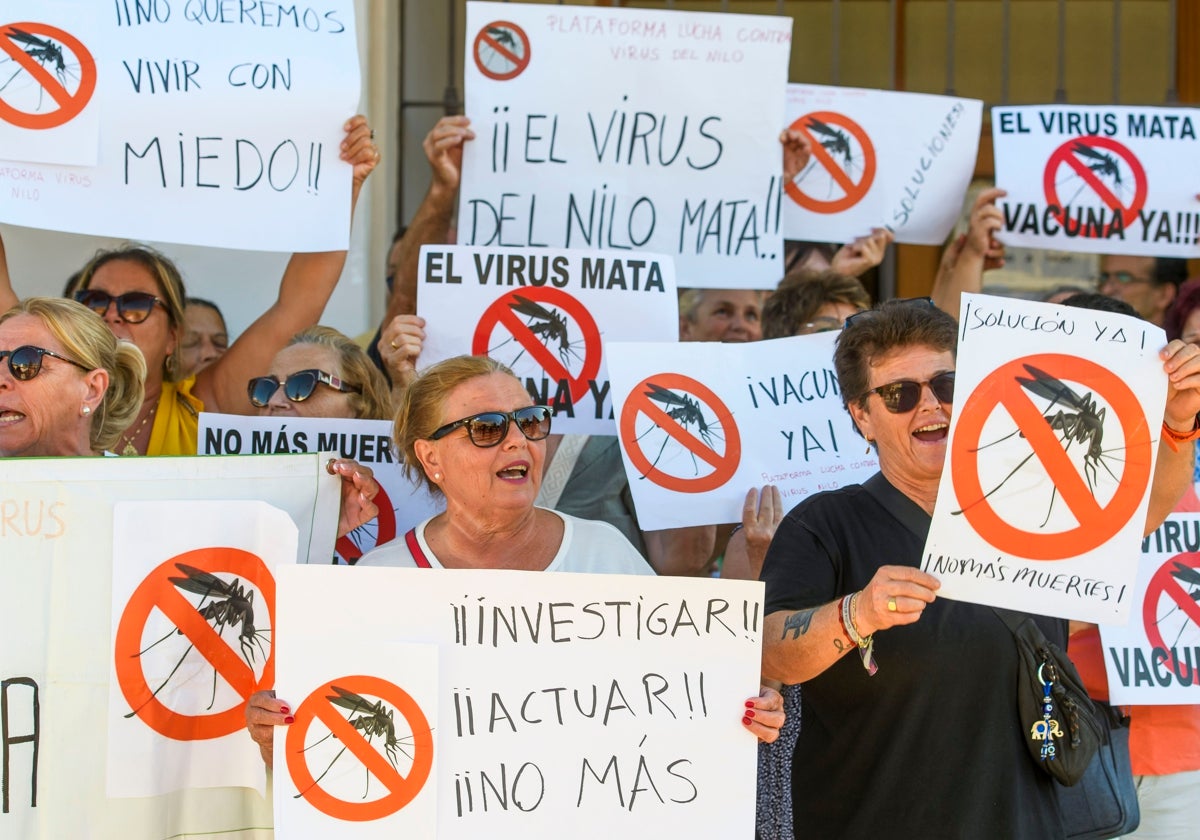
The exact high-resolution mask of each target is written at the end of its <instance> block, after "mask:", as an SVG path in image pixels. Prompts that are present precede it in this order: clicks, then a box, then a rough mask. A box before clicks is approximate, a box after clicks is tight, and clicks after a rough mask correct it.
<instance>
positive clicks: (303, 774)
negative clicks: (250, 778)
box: [286, 675, 433, 822]
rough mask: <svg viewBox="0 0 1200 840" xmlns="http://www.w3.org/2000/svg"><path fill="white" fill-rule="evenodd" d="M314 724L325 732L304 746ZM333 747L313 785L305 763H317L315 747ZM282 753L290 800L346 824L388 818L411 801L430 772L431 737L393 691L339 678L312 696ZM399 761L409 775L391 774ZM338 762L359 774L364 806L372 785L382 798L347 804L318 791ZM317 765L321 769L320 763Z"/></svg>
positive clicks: (360, 678) (361, 679) (367, 680)
mask: <svg viewBox="0 0 1200 840" xmlns="http://www.w3.org/2000/svg"><path fill="white" fill-rule="evenodd" d="M371 698H373V699H371ZM317 721H320V723H321V724H323V725H324V726H325V727H326V728H328V730H329V732H328V734H326V735H324V736H321V737H319V738H317V739H315V740H314V741H312V742H311V743H306V740H307V738H308V734H309V732H310V731H311V729H312V727H313V725H314V723H316V722H317ZM405 732H407V733H408V734H405ZM331 739H333V740H336V743H338V744H340V746H339V747H338V748H337V749H336V750H335V751H334V752H333V757H332V758H331V759H330V760H329V761H328V762H327V763H325V766H324V768H323V769H321V772H320V774H319V775H317V776H315V777H314V776H313V773H312V769H311V768H310V767H309V763H310V761H313V759H312V758H310V756H315V755H317V753H315V752H314V748H315V747H318V746H319V745H320V744H322V743H324V742H326V741H330V740H331ZM286 749H287V766H288V772H289V773H290V774H291V776H292V781H293V782H294V783H295V785H296V789H297V790H298V791H299V793H297V794H296V798H300V797H303V798H304V799H305V800H306V801H308V803H309V804H311V805H312V806H313V807H314V808H316V809H317V810H319V811H321V812H322V813H324V814H328V815H329V816H331V817H335V818H336V819H340V820H346V821H356V822H361V821H368V820H378V819H382V818H384V817H387V816H389V815H391V814H394V813H395V812H397V811H399V810H400V809H401V808H403V807H404V806H405V805H407V804H408V803H410V802H412V800H413V799H415V798H416V796H417V794H418V793H420V792H421V788H423V787H424V786H425V783H426V782H427V781H428V780H429V775H430V771H431V770H432V769H433V732H432V729H431V728H430V726H429V722H428V720H427V719H426V717H425V713H424V712H423V711H422V710H421V707H420V706H419V705H418V704H417V702H416V701H415V700H414V699H413V698H412V696H411V695H410V694H409V693H408V692H406V691H405V690H404V689H402V688H400V687H399V686H396V685H393V684H392V683H390V682H387V681H386V680H383V679H380V678H378V677H371V676H365V675H357V676H355V675H351V676H344V677H338V678H336V679H334V680H331V681H330V682H327V683H325V684H324V685H323V686H321V687H320V688H318V689H317V690H316V691H314V692H313V693H312V694H310V695H309V696H308V697H307V698H306V699H305V700H304V702H303V703H301V704H300V708H299V709H297V710H296V720H295V723H293V724H292V725H291V727H289V728H288V734H287V747H286ZM381 749H382V753H381V752H380V750H381ZM346 753H349V755H346ZM400 755H404V756H405V757H406V758H408V759H409V761H410V762H411V765H412V766H411V768H410V769H409V771H408V774H407V775H404V774H403V773H401V772H400V770H399V769H398V767H397V765H398V764H399V763H400ZM339 759H343V760H344V759H349V760H357V761H358V762H359V763H361V764H362V765H363V767H364V768H365V774H366V781H365V790H364V793H363V795H362V798H363V799H364V800H366V798H367V796H368V794H369V793H370V785H371V778H372V777H374V778H375V779H377V780H378V782H379V783H380V784H382V785H383V787H384V789H385V790H386V793H385V794H384V795H383V796H382V797H380V798H377V799H373V800H367V801H347V800H344V799H341V798H339V796H337V795H335V794H334V793H331V792H330V791H328V790H326V789H325V788H323V787H322V786H321V782H322V780H324V779H325V778H326V776H327V775H328V773H329V771H330V770H331V769H333V767H334V765H335V764H336V763H337V762H338V760H339ZM318 760H319V761H321V762H322V763H324V758H321V759H318Z"/></svg>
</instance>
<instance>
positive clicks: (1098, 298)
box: [1060, 292, 1142, 318]
mask: <svg viewBox="0 0 1200 840" xmlns="http://www.w3.org/2000/svg"><path fill="white" fill-rule="evenodd" d="M1060 305H1061V306H1073V307H1075V308H1076V309H1093V310H1095V311H1096V312H1115V313H1117V314H1118V315H1132V316H1133V317H1134V318H1141V317H1142V316H1141V315H1139V314H1138V312H1137V310H1136V309H1134V308H1133V307H1132V306H1130V305H1129V304H1128V303H1126V302H1125V301H1123V300H1121V299H1120V298H1114V297H1109V296H1108V295H1102V294H1100V293H1099V292H1080V293H1079V294H1077V295H1071V296H1070V297H1069V298H1067V299H1066V300H1064V301H1063V302H1062V303H1061V304H1060Z"/></svg>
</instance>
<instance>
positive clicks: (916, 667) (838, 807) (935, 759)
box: [762, 485, 1067, 840]
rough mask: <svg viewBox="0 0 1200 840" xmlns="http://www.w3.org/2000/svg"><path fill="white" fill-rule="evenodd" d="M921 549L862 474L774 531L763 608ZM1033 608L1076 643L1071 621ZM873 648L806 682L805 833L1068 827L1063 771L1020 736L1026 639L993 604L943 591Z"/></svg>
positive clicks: (1032, 834) (797, 800) (970, 833)
mask: <svg viewBox="0 0 1200 840" xmlns="http://www.w3.org/2000/svg"><path fill="white" fill-rule="evenodd" d="M905 502H907V503H908V504H912V506H913V508H914V509H915V510H917V511H919V512H920V513H921V516H922V517H923V518H924V519H923V521H924V522H925V523H928V521H929V517H928V516H927V515H926V514H925V513H924V512H923V511H921V510H920V508H918V507H917V506H916V505H915V504H914V503H912V502H910V501H908V500H907V499H905ZM927 528H928V525H927V524H926V529H927ZM923 549H924V535H921V536H917V535H915V534H914V533H913V532H912V531H910V530H908V529H907V528H905V527H904V526H903V525H902V524H901V523H900V522H899V521H897V520H896V519H895V518H894V517H893V516H892V515H891V514H890V513H889V512H888V511H887V510H886V509H885V508H884V507H883V506H882V505H881V504H880V503H879V502H878V501H877V500H876V499H875V497H874V496H872V495H871V494H870V493H869V492H867V491H866V490H865V489H863V488H862V487H860V486H857V485H855V486H851V487H845V488H842V489H840V490H836V491H833V492H829V493H822V494H819V495H817V496H814V497H812V498H810V499H808V500H806V501H805V502H803V503H801V504H800V505H799V506H797V507H796V508H795V509H793V510H792V511H791V513H789V514H788V515H787V517H785V518H784V520H783V522H782V523H780V526H779V529H778V530H777V531H776V533H775V538H774V539H773V540H772V542H771V547H770V549H769V551H768V552H767V557H766V562H765V564H764V566H763V572H762V579H763V581H764V582H765V583H766V585H767V587H766V588H767V595H766V612H767V614H768V615H770V614H771V613H772V612H775V611H778V610H796V609H801V608H805V607H814V606H819V605H822V604H827V603H830V602H831V601H834V600H835V599H838V598H840V597H841V596H843V595H846V594H849V593H851V592H854V591H857V590H860V589H862V588H863V587H864V586H866V585H867V583H868V582H869V581H870V580H871V577H872V576H873V575H874V574H875V571H876V569H878V567H879V566H883V565H907V566H913V567H917V566H919V565H920V557H921V552H922V550H923ZM1036 620H1037V622H1038V624H1039V626H1040V627H1041V628H1042V631H1043V632H1044V633H1046V635H1047V637H1048V638H1049V639H1051V640H1052V641H1054V642H1056V643H1057V644H1059V646H1060V647H1065V641H1066V636H1067V627H1066V622H1065V621H1062V620H1059V619H1051V618H1044V617H1037V618H1036ZM875 658H876V660H877V661H878V663H879V671H878V673H876V674H875V676H868V675H867V672H866V671H865V670H864V668H863V666H862V661H861V660H860V659H859V656H858V653H857V651H851V652H850V653H849V654H847V655H845V656H843V657H842V658H841V659H840V660H838V661H837V662H836V663H834V664H833V665H832V666H831V667H830V668H829V669H827V670H826V671H825V672H824V673H822V674H820V675H819V676H817V677H815V678H813V679H811V680H809V681H808V682H806V683H804V685H803V688H802V690H801V698H802V701H803V709H802V720H803V725H802V726H801V730H800V738H799V740H798V741H797V743H796V751H795V755H794V758H793V762H792V796H793V800H794V803H793V806H794V809H795V810H794V814H795V832H796V836H797V837H804V838H838V840H848V839H849V838H858V837H862V838H872V839H874V838H878V837H887V838H889V840H899V838H922V840H927V839H928V838H937V839H938V840H942V838H971V840H978V838H998V839H999V838H1004V840H1013V838H1060V837H1062V826H1061V820H1060V817H1059V814H1058V806H1057V801H1056V799H1055V794H1054V789H1053V785H1052V782H1051V780H1050V777H1049V776H1048V775H1047V774H1046V773H1045V772H1044V771H1043V770H1042V769H1041V768H1039V767H1038V766H1037V765H1036V762H1035V761H1034V759H1033V758H1032V757H1031V756H1030V755H1029V753H1028V751H1027V749H1026V747H1025V743H1024V739H1023V737H1022V732H1021V722H1020V720H1019V719H1018V716H1017V653H1016V644H1015V642H1014V640H1013V637H1012V633H1011V632H1010V631H1009V629H1008V627H1007V626H1006V625H1005V624H1004V623H1003V622H1002V621H1001V619H1000V618H999V617H998V616H997V615H996V614H995V612H994V611H993V610H992V609H991V608H990V607H985V606H979V605H975V604H968V603H964V602H961V601H951V600H949V599H944V598H939V599H937V600H936V601H934V603H933V604H931V605H929V606H928V607H927V608H926V609H925V612H924V614H923V615H922V616H921V618H920V620H919V621H917V622H916V623H915V624H910V625H906V626H903V627H893V628H891V629H889V630H884V631H880V632H879V633H877V634H876V636H875Z"/></svg>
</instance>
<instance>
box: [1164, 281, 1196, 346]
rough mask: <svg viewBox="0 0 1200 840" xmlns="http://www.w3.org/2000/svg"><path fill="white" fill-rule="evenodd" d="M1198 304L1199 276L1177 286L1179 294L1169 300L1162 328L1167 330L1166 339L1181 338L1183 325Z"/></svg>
mask: <svg viewBox="0 0 1200 840" xmlns="http://www.w3.org/2000/svg"><path fill="white" fill-rule="evenodd" d="M1197 306H1200V277H1198V278H1196V279H1194V280H1189V281H1187V282H1186V283H1184V284H1183V285H1182V286H1180V287H1179V294H1177V295H1175V300H1174V301H1172V302H1171V308H1170V309H1168V310H1167V314H1166V317H1165V318H1164V319H1163V329H1164V330H1166V331H1167V341H1173V340H1175V339H1177V338H1183V325H1184V324H1186V323H1187V319H1188V318H1189V317H1191V314H1192V313H1193V312H1195V311H1196V307H1197Z"/></svg>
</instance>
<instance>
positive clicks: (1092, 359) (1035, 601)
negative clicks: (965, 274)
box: [922, 294, 1167, 624]
mask: <svg viewBox="0 0 1200 840" xmlns="http://www.w3.org/2000/svg"><path fill="white" fill-rule="evenodd" d="M962 312H963V316H962V319H961V321H960V326H959V337H958V368H957V378H956V383H955V398H954V415H953V419H952V422H951V426H950V436H949V442H948V446H947V455H946V464H945V469H944V470H943V471H942V480H941V485H940V487H939V490H938V501H937V507H936V509H935V510H934V514H933V524H932V526H931V527H930V529H929V538H928V541H927V542H926V544H925V555H924V560H923V562H922V569H924V570H925V571H926V572H929V573H930V574H932V575H934V576H935V577H937V578H938V579H939V580H941V582H942V586H941V589H939V590H938V596H939V597H946V598H956V599H959V600H964V601H973V602H976V603H980V604H990V605H992V606H996V607H1007V608H1010V609H1017V610H1022V611H1024V612H1031V613H1038V614H1041V615H1053V616H1060V617H1062V618H1072V619H1078V620H1080V621H1093V622H1097V623H1108V624H1111V623H1119V622H1122V621H1124V620H1125V618H1126V616H1127V615H1128V614H1129V609H1130V603H1131V601H1132V598H1131V590H1132V588H1133V579H1134V573H1135V566H1136V563H1135V558H1136V556H1137V552H1138V546H1139V545H1140V542H1141V537H1142V532H1143V530H1144V526H1145V522H1146V507H1147V503H1148V499H1149V489H1150V479H1151V476H1153V474H1154V463H1155V460H1156V456H1157V454H1158V437H1159V432H1160V426H1161V418H1162V412H1163V405H1164V403H1165V402H1166V393H1167V380H1166V376H1165V374H1164V373H1163V370H1162V362H1161V361H1160V360H1159V358H1158V351H1159V350H1160V349H1162V347H1163V346H1164V345H1165V344H1166V339H1165V336H1164V335H1163V332H1162V330H1161V329H1159V328H1158V327H1156V326H1154V325H1152V324H1149V323H1147V322H1145V321H1142V320H1140V319H1138V318H1133V317H1130V316H1126V315H1117V314H1114V313H1109V312H1096V311H1092V310H1086V309H1075V308H1071V307H1062V306H1058V305H1054V304H1044V303H1031V302H1028V301H1021V300H1016V299H1009V298H996V297H988V296H986V295H966V294H964V295H963V303H962Z"/></svg>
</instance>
